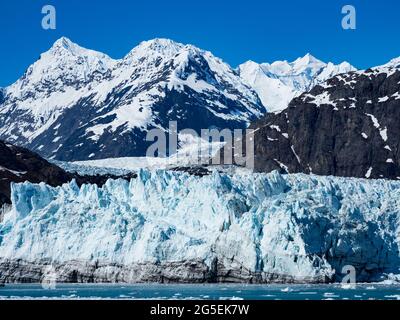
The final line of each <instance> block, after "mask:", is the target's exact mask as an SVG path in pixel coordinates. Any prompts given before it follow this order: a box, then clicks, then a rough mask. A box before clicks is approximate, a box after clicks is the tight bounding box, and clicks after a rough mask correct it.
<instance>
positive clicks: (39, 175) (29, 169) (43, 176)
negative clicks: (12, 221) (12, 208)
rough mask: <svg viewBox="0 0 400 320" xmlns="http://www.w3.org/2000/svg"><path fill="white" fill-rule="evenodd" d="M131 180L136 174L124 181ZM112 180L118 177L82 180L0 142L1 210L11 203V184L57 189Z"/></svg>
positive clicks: (28, 152) (29, 153)
mask: <svg viewBox="0 0 400 320" xmlns="http://www.w3.org/2000/svg"><path fill="white" fill-rule="evenodd" d="M132 177H134V174H132V176H127V177H121V178H126V179H130V178H132ZM109 178H118V177H114V176H111V175H109V176H79V175H77V174H72V173H68V172H66V171H64V170H63V169H61V168H59V167H57V166H56V165H53V164H51V163H49V162H48V161H46V160H44V159H43V158H41V157H40V156H39V155H37V154H36V153H34V152H31V151H29V150H27V149H25V148H21V147H16V146H13V145H11V144H7V143H5V142H3V141H0V208H1V206H2V205H3V204H5V203H8V204H9V203H11V200H10V191H11V190H10V184H11V183H12V182H16V183H19V182H25V181H29V182H32V183H40V182H44V183H46V184H48V185H51V186H53V187H56V186H59V185H62V184H64V183H67V182H70V181H71V180H72V179H76V181H77V183H78V185H82V184H83V183H94V184H97V185H100V186H101V185H103V184H104V183H105V182H106V181H107V179H109Z"/></svg>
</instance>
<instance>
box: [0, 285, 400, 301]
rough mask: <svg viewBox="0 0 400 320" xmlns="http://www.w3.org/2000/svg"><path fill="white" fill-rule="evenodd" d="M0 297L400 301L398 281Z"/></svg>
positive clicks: (34, 288) (81, 289)
mask: <svg viewBox="0 0 400 320" xmlns="http://www.w3.org/2000/svg"><path fill="white" fill-rule="evenodd" d="M0 299H40V300H42V299H46V300H47V299H57V300H59V299H62V300H64V299H96V300H98V299H100V300H101V299H107V300H109V299H111V300H115V299H117V300H124V299H133V300H144V299H157V300H400V284H358V285H356V286H348V285H340V284H335V285H224V284H221V285H215V284H208V285H201V284H196V285H169V284H168V285H160V284H154V285H153V284H137V285H124V284H57V285H56V286H55V287H53V288H52V289H45V288H43V286H42V285H40V284H19V285H5V286H4V287H0Z"/></svg>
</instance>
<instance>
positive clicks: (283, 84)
mask: <svg viewBox="0 0 400 320" xmlns="http://www.w3.org/2000/svg"><path fill="white" fill-rule="evenodd" d="M355 70H356V69H355V68H354V67H353V66H352V65H350V64H349V63H347V62H342V63H340V64H338V65H335V64H333V63H331V62H329V63H325V62H322V61H320V60H318V59H316V58H315V57H313V56H312V55H311V54H306V55H305V56H304V57H302V58H298V59H296V60H295V61H293V62H287V61H276V62H274V63H271V64H269V63H261V64H258V63H256V62H254V61H248V62H246V63H244V64H242V65H240V66H239V68H238V71H239V73H240V77H241V78H242V79H243V80H244V81H245V82H246V83H248V84H249V85H250V86H251V87H252V88H253V89H254V90H255V91H256V92H257V93H258V95H259V96H260V99H261V101H262V103H263V104H264V106H265V107H266V109H267V111H268V112H279V111H282V110H283V109H285V108H287V106H288V105H289V103H290V101H291V100H292V99H293V98H294V97H296V96H299V95H300V94H301V93H303V92H306V91H309V90H310V89H311V88H312V87H313V86H315V85H317V84H319V83H321V82H323V81H325V80H327V79H329V78H331V77H333V76H335V75H337V74H340V73H346V72H350V71H355Z"/></svg>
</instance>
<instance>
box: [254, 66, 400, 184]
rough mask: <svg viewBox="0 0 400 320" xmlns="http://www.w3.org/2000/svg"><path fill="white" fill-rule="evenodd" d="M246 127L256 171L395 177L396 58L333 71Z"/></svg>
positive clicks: (399, 166)
mask: <svg viewBox="0 0 400 320" xmlns="http://www.w3.org/2000/svg"><path fill="white" fill-rule="evenodd" d="M251 127H252V128H254V129H256V133H255V167H256V170H257V171H264V172H269V171H272V170H275V169H279V170H282V171H286V172H291V173H293V172H304V173H315V174H319V175H335V176H349V177H363V178H364V177H365V178H389V179H400V140H399V136H400V59H394V60H392V61H391V62H389V63H388V64H386V65H383V66H380V67H376V68H373V69H369V70H366V71H357V72H350V73H346V74H341V75H337V76H335V77H333V78H331V79H329V80H327V81H326V82H324V83H322V84H320V85H317V86H316V87H314V88H313V89H312V90H311V91H310V92H308V93H304V94H302V95H301V96H299V97H297V98H295V99H294V100H293V101H292V102H291V103H290V105H289V107H288V108H287V109H285V110H284V111H282V112H280V113H278V114H269V115H267V116H266V117H264V118H263V119H261V120H259V121H256V122H255V123H253V124H252V125H251Z"/></svg>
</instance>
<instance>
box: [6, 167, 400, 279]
mask: <svg viewBox="0 0 400 320" xmlns="http://www.w3.org/2000/svg"><path fill="white" fill-rule="evenodd" d="M12 199H13V207H12V209H11V210H10V211H9V212H7V213H6V214H5V215H4V220H3V221H2V222H0V283H2V282H6V283H9V282H11V283H12V282H24V283H27V282H40V281H41V280H42V279H43V275H44V274H45V273H46V269H48V267H49V266H51V267H52V268H53V270H54V274H55V277H56V280H57V281H58V282H62V283H64V282H67V283H70V282H131V283H133V282H166V283H167V282H180V283H182V282H190V283H199V282H200V283H205V282H246V283H270V282H281V283H296V282H302V283H316V282H332V281H336V282H339V281H341V280H342V278H343V276H344V275H343V273H342V268H343V267H344V266H346V265H351V266H354V268H355V269H356V277H357V279H356V280H357V281H358V282H368V281H382V280H385V279H388V278H389V277H391V274H393V275H394V276H393V278H394V277H395V275H397V277H398V275H399V274H400V270H399V268H400V254H399V250H398V248H399V245H400V238H399V230H400V182H398V181H384V180H371V181H367V180H365V179H344V178H337V177H318V176H307V175H303V174H294V175H280V174H279V173H277V172H273V173H271V174H245V175H233V176H230V175H225V174H219V173H218V172H213V173H212V174H211V175H208V176H205V177H202V178H200V177H195V176H190V175H188V174H186V173H174V172H167V171H161V170H159V171H144V170H143V171H140V172H139V175H138V177H137V179H132V180H131V181H125V180H109V181H107V183H106V184H105V185H104V186H103V187H102V188H100V187H98V186H97V185H83V186H81V187H78V185H77V184H76V183H75V182H71V183H69V184H65V185H63V186H62V187H58V188H52V187H49V186H47V185H45V184H41V185H33V184H31V183H23V184H14V185H13V186H12Z"/></svg>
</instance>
